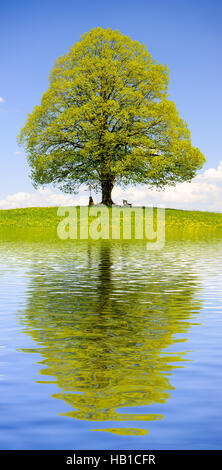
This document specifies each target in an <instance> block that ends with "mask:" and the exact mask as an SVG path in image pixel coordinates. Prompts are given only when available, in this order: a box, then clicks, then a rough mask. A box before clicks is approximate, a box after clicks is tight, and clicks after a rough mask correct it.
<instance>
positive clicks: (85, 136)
mask: <svg viewBox="0 0 222 470" xmlns="http://www.w3.org/2000/svg"><path fill="white" fill-rule="evenodd" d="M49 80H50V83H49V88H48V90H47V91H46V92H45V93H44V94H43V97H42V101H41V105H39V106H36V107H35V109H34V111H33V112H32V113H31V114H29V115H28V119H27V122H26V125H25V126H24V128H23V129H22V130H21V133H20V136H19V142H20V143H23V144H24V145H25V148H26V152H27V155H28V160H29V164H30V166H31V177H32V180H33V182H34V184H35V185H39V184H47V183H53V184H55V185H58V186H59V187H60V189H62V190H64V191H66V192H75V190H76V189H77V188H78V187H79V185H81V184H82V183H85V184H88V185H89V184H90V185H91V186H92V187H93V188H94V189H96V190H97V189H101V188H102V192H103V193H105V192H106V193H109V195H110V196H111V191H112V188H113V185H114V184H120V185H123V186H125V185H128V184H138V183H139V184H148V185H149V186H156V187H158V188H162V187H164V186H165V185H174V184H175V183H177V182H180V181H190V180H191V179H192V178H193V177H194V175H195V172H196V171H197V170H198V169H200V168H201V166H202V165H203V163H204V161H205V158H204V156H203V155H202V153H201V152H200V150H199V149H197V148H194V147H192V145H191V138H190V132H189V129H188V127H187V124H186V122H185V121H184V120H183V119H181V118H180V117H179V114H178V111H177V109H176V107H175V104H174V103H173V102H172V101H169V100H168V99H167V87H168V68H167V67H166V66H165V65H161V64H159V63H157V62H156V61H154V60H152V57H151V55H150V53H149V52H148V50H147V48H146V47H145V46H144V45H141V44H140V43H139V42H138V41H132V40H131V39H130V38H129V37H127V36H124V35H122V34H120V32H119V31H113V30H111V29H110V28H108V29H106V30H104V29H102V28H95V29H93V30H91V31H90V32H89V33H85V34H83V36H82V37H81V38H80V40H79V42H78V43H76V44H75V45H74V46H73V47H71V49H70V51H69V52H68V53H67V54H65V55H64V56H62V57H59V58H58V59H57V60H56V62H55V66H54V68H53V70H52V72H51V75H50V79H49ZM108 199H109V197H108Z"/></svg>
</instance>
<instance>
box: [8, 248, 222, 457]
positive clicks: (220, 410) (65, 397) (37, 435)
mask: <svg viewBox="0 0 222 470" xmlns="http://www.w3.org/2000/svg"><path fill="white" fill-rule="evenodd" d="M0 279H1V283H0V298H1V306H0V315H1V329H0V392H1V394H0V397H1V398H0V406H1V412H0V448H1V449H220V448H221V436H222V394H221V388H222V387H221V386H222V371H221V362H222V342H221V333H222V308H221V307H222V241H220V240H219V241H218V240H217V241H216V240H214V241H211V242H205V241H202V242H192V241H189V240H187V241H177V242H168V243H167V244H166V246H165V248H164V249H163V250H161V251H147V250H146V243H143V242H139V243H133V242H131V243H127V242H125V243H124V242H122V243H118V242H115V243H109V242H107V243H105V242H104V243H99V242H96V243H94V244H93V243H88V242H75V243H62V242H61V243H54V244H47V243H29V242H26V243H25V242H24V243H22V242H19V243H16V242H9V243H6V242H5V243H3V242H2V243H1V245H0Z"/></svg>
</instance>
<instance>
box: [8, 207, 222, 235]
mask: <svg viewBox="0 0 222 470" xmlns="http://www.w3.org/2000/svg"><path fill="white" fill-rule="evenodd" d="M124 211H128V212H127V217H128V218H129V219H130V217H131V215H130V210H129V209H127V208H126V209H124ZM77 214H78V226H79V207H77ZM154 214H155V211H154ZM94 218H95V217H94ZM61 220H63V217H58V216H57V207H29V208H25V209H9V210H0V239H1V240H12V239H13V240H20V239H24V240H26V239H28V240H32V241H36V240H44V239H45V240H47V241H49V240H54V241H56V240H57V241H59V238H58V236H57V226H58V223H59V221H61ZM92 220H93V217H92V218H91V221H92ZM165 220H166V225H165V232H166V239H171V238H189V237H192V238H198V239H203V238H206V237H208V236H209V235H211V236H215V237H222V213H215V212H200V211H187V210H177V209H166V211H165ZM132 224H134V225H135V223H134V220H133V221H132ZM155 225H156V217H155V215H154V229H155ZM132 227H133V225H132ZM132 232H133V233H134V229H133V228H132Z"/></svg>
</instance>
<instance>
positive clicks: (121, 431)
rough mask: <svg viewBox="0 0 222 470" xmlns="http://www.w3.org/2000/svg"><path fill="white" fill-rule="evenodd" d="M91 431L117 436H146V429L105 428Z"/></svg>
mask: <svg viewBox="0 0 222 470" xmlns="http://www.w3.org/2000/svg"><path fill="white" fill-rule="evenodd" d="M91 431H103V432H111V433H113V434H117V435H118V436H146V435H147V434H148V432H149V431H148V429H137V428H105V429H91Z"/></svg>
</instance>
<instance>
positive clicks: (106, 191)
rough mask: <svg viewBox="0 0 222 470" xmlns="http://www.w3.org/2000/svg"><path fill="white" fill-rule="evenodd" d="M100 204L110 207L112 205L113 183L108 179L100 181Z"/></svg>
mask: <svg viewBox="0 0 222 470" xmlns="http://www.w3.org/2000/svg"><path fill="white" fill-rule="evenodd" d="M101 186H102V204H105V205H106V206H111V205H112V204H113V201H112V197H111V194H112V189H113V186H114V184H113V181H112V180H110V179H107V180H104V181H102V184H101Z"/></svg>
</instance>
